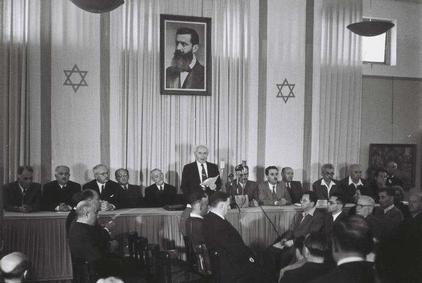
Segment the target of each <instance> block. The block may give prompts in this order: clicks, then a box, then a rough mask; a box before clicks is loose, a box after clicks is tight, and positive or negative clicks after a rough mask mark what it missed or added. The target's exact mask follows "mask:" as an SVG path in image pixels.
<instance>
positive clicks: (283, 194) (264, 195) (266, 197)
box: [259, 181, 292, 205]
mask: <svg viewBox="0 0 422 283" xmlns="http://www.w3.org/2000/svg"><path fill="white" fill-rule="evenodd" d="M281 199H285V200H286V201H287V204H291V203H292V198H291V197H290V194H289V192H288V191H287V189H286V188H285V186H282V185H281V182H277V185H276V191H275V193H273V190H272V188H270V184H269V183H268V181H265V182H264V183H262V184H259V202H260V204H263V205H274V202H275V201H280V200H281ZM279 205H281V204H279Z"/></svg>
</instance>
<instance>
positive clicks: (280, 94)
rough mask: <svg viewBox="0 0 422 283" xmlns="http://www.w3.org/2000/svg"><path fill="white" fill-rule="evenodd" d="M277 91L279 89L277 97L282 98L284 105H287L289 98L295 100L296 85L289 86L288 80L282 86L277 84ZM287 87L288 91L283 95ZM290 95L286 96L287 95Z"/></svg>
mask: <svg viewBox="0 0 422 283" xmlns="http://www.w3.org/2000/svg"><path fill="white" fill-rule="evenodd" d="M276 86H277V89H278V93H277V97H281V98H283V100H284V103H287V101H288V100H289V98H295V94H294V93H293V89H294V87H295V84H289V81H288V80H287V79H284V81H283V83H281V84H276ZM284 87H287V88H288V89H285V90H284V91H285V92H284V93H283V88H284ZM287 92H288V94H287V95H286V94H285V93H287Z"/></svg>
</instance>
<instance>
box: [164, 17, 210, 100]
mask: <svg viewBox="0 0 422 283" xmlns="http://www.w3.org/2000/svg"><path fill="white" fill-rule="evenodd" d="M211 75H212V73H211V18H201V17H187V16H175V15H164V14H162V15H160V90H161V94H165V95H211Z"/></svg>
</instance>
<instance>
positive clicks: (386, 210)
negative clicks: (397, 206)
mask: <svg viewBox="0 0 422 283" xmlns="http://www.w3.org/2000/svg"><path fill="white" fill-rule="evenodd" d="M393 208H394V204H392V205H390V206H389V207H387V208H384V214H386V213H387V212H389V211H390V210H392V209H393Z"/></svg>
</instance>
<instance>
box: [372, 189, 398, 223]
mask: <svg viewBox="0 0 422 283" xmlns="http://www.w3.org/2000/svg"><path fill="white" fill-rule="evenodd" d="M378 196H379V203H380V206H379V207H377V208H376V209H375V215H385V216H386V217H387V218H389V219H390V220H391V225H392V226H391V229H394V228H395V227H398V226H399V225H400V223H401V222H402V221H403V219H404V218H403V214H402V213H401V211H400V209H398V208H397V207H396V206H395V205H394V190H393V189H392V188H383V189H380V190H379V191H378Z"/></svg>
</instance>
